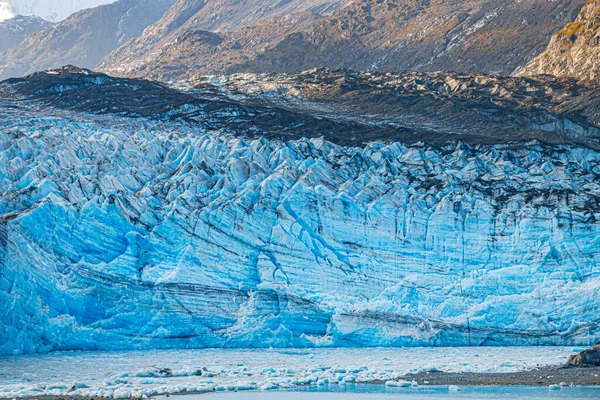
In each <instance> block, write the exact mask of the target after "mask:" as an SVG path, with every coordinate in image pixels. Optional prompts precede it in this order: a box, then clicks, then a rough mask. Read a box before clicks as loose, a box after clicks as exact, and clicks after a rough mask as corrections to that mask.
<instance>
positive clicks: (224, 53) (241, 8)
mask: <svg viewBox="0 0 600 400" xmlns="http://www.w3.org/2000/svg"><path fill="white" fill-rule="evenodd" d="M341 4H343V3H342V1H341V0H310V1H305V0H291V1H279V2H273V1H271V0H235V1H228V0H217V1H210V2H204V1H202V0H178V1H177V2H176V3H175V4H174V5H173V7H172V8H171V9H170V10H169V11H168V12H167V13H166V14H165V15H164V17H163V18H162V19H161V20H159V21H157V22H156V23H155V24H153V25H152V26H150V27H149V28H148V29H147V30H146V31H145V32H144V33H143V34H142V35H141V36H140V37H138V38H135V39H132V40H131V41H130V42H129V43H126V44H124V45H123V46H121V47H120V48H119V49H117V50H116V51H114V52H113V53H112V54H110V55H108V56H107V57H106V58H105V59H104V60H102V62H101V63H100V65H99V69H100V70H102V71H104V72H108V73H111V74H119V75H138V74H136V71H137V70H139V69H140V68H146V72H147V73H149V74H152V69H153V68H157V69H159V70H160V71H161V73H162V74H164V75H167V74H169V73H170V71H171V69H174V70H175V71H177V72H176V73H175V74H172V73H171V75H176V76H181V75H182V74H186V73H187V71H186V70H187V69H188V68H189V69H190V70H191V73H195V72H197V71H198V70H200V71H202V67H200V68H198V69H196V65H197V64H200V65H201V66H207V67H205V68H206V70H208V71H213V70H214V71H224V70H226V69H227V68H228V67H229V66H230V65H232V64H239V63H240V62H244V61H245V60H246V59H248V58H249V57H253V56H255V53H256V51H257V50H260V51H262V49H263V48H264V47H269V46H272V45H273V44H274V43H277V42H278V41H279V40H280V39H281V38H283V37H284V36H285V35H286V34H289V33H292V32H295V31H296V30H298V29H299V28H306V27H307V26H304V25H305V24H306V23H307V21H308V22H311V21H312V22H314V21H315V20H316V19H318V16H320V15H322V14H327V13H331V12H332V11H334V10H336V9H337V8H338V7H340V6H341ZM264 20H269V21H270V23H269V22H266V26H264V25H265V22H264ZM238 30H241V32H236V31H238ZM225 32H227V33H225ZM254 35H256V38H254ZM205 37H206V38H205ZM223 43H224V44H223ZM222 44H223V45H222ZM198 50H199V53H196V51H198ZM210 53H213V54H212V55H211V54H210ZM244 53H246V54H248V55H249V56H247V55H244ZM221 58H224V59H228V60H233V62H231V63H229V64H228V63H227V62H222V61H221ZM236 58H240V59H239V60H236ZM213 63H214V65H213ZM191 73H190V75H191Z"/></svg>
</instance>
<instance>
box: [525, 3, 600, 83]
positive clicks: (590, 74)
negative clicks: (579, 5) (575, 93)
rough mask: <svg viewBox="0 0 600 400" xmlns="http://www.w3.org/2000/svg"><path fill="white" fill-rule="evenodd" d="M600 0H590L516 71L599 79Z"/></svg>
mask: <svg viewBox="0 0 600 400" xmlns="http://www.w3.org/2000/svg"><path fill="white" fill-rule="evenodd" d="M599 53H600V1H598V0H590V1H588V2H587V4H586V5H585V7H584V8H583V9H582V10H581V13H580V14H579V16H578V17H577V19H576V20H575V21H573V22H570V23H569V24H567V25H565V26H564V27H563V28H562V29H561V30H559V31H558V32H557V33H556V34H555V35H554V36H552V40H551V41H550V44H549V45H548V47H547V48H546V50H545V51H544V52H543V53H542V54H540V55H539V56H538V57H536V58H535V59H534V60H532V61H531V62H530V63H529V64H528V65H526V66H525V67H524V68H523V69H522V70H521V71H519V73H518V75H522V76H525V75H537V74H549V75H555V76H568V77H573V78H577V79H584V80H588V79H589V80H600V59H599V58H598V54H599Z"/></svg>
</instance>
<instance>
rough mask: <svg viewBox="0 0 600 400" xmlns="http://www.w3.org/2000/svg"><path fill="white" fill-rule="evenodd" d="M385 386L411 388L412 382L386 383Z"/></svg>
mask: <svg viewBox="0 0 600 400" xmlns="http://www.w3.org/2000/svg"><path fill="white" fill-rule="evenodd" d="M385 386H389V387H410V386H411V382H408V381H402V380H400V381H387V382H386V383H385Z"/></svg>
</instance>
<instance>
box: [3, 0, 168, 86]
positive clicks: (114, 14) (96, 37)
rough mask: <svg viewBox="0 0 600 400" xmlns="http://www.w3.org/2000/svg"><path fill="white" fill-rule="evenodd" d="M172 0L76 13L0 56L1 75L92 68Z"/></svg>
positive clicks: (133, 0) (125, 0)
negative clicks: (73, 67)
mask: <svg viewBox="0 0 600 400" xmlns="http://www.w3.org/2000/svg"><path fill="white" fill-rule="evenodd" d="M174 1H175V0H120V1H118V2H116V3H113V4H108V5H103V6H99V7H97V8H94V9H88V10H83V11H80V12H77V13H75V14H73V15H72V16H70V17H69V18H67V19H66V20H64V21H62V22H60V23H58V24H56V25H55V26H53V27H50V28H46V29H44V30H41V31H39V32H37V33H34V34H32V35H30V36H28V37H27V38H26V39H25V40H24V41H23V42H22V43H21V44H20V45H19V46H18V47H16V48H13V49H12V50H10V51H8V52H6V53H5V54H3V56H2V58H0V77H4V78H6V77H11V76H22V75H24V74H27V73H31V72H34V71H38V70H42V69H47V68H55V67H61V66H63V65H65V64H78V65H80V66H83V67H90V68H92V67H94V66H96V64H97V63H98V61H100V59H102V57H104V56H105V55H106V54H108V53H109V52H110V51H112V50H114V49H115V48H117V47H118V46H119V45H120V44H123V43H125V42H126V41H127V40H129V39H130V38H132V37H135V36H138V35H140V34H141V33H142V32H143V30H144V29H145V28H146V27H147V26H148V25H149V24H151V23H153V22H155V21H156V20H158V19H160V18H161V17H162V15H163V14H164V12H165V11H166V10H167V9H168V8H169V7H170V6H171V5H172V4H173V3H174Z"/></svg>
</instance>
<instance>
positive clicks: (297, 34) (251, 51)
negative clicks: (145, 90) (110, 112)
mask: <svg viewBox="0 0 600 400" xmlns="http://www.w3.org/2000/svg"><path fill="white" fill-rule="evenodd" d="M584 2H585V0H567V1H547V0H510V1H506V0H468V1H464V0H460V1H459V0H451V1H446V0H443V1H442V0H431V1H424V0H358V1H353V2H349V3H346V2H344V3H337V4H336V7H330V8H329V9H327V12H322V11H320V10H318V9H316V8H315V9H313V8H309V7H304V9H303V10H302V11H310V12H313V13H314V14H318V15H319V16H320V18H314V21H307V22H303V23H300V24H290V25H289V28H288V31H287V32H286V31H285V30H284V29H281V21H280V20H279V19H274V20H271V21H268V20H266V19H265V18H262V19H258V18H254V22H252V23H249V24H248V25H245V28H246V29H254V30H258V31H259V32H267V33H269V36H268V37H269V38H272V39H271V40H264V39H260V45H259V46H256V45H255V43H254V42H253V41H252V40H248V39H247V37H248V32H244V31H241V30H240V24H235V23H226V22H225V23H223V24H221V18H220V16H221V13H220V12H218V13H217V12H214V11H212V10H213V9H214V8H215V7H216V6H213V8H211V9H207V8H206V7H203V6H202V5H196V8H194V9H193V10H192V9H191V6H189V5H190V4H191V3H194V2H192V1H190V0H181V1H180V2H178V4H177V5H176V6H174V8H173V9H171V10H170V12H169V13H167V14H166V15H165V17H164V18H163V20H161V21H159V22H157V23H156V24H155V25H154V26H153V27H151V28H149V29H148V30H147V31H146V32H145V33H144V34H143V35H142V36H141V37H140V38H137V39H134V40H132V41H131V42H129V43H126V44H125V45H123V46H122V47H121V48H119V49H118V50H116V51H115V52H113V53H112V54H111V55H109V56H108V57H106V58H105V59H104V60H103V61H102V62H101V63H100V65H99V69H100V70H102V71H105V72H108V73H111V74H118V75H123V76H138V77H150V78H154V79H161V80H171V79H181V78H189V77H192V76H194V74H197V73H207V74H213V73H232V72H257V73H260V72H295V71H301V70H306V69H310V68H314V67H330V68H349V69H354V70H363V71H364V70H379V71H401V70H414V71H437V70H446V71H458V72H483V73H492V74H501V75H509V74H511V73H512V72H513V71H514V70H516V69H517V68H518V67H520V66H522V65H524V64H525V63H527V62H528V61H529V60H531V59H532V58H533V57H535V56H536V55H537V54H539V53H540V52H541V51H542V49H543V48H544V47H545V46H546V45H547V43H548V39H549V37H550V35H551V34H552V33H553V32H555V31H556V30H557V29H559V28H560V27H561V26H563V25H564V24H566V23H567V22H569V21H572V20H573V19H574V18H575V16H576V15H577V12H579V10H580V9H581V7H582V6H583V4H584ZM217 3H218V2H217ZM293 3H294V2H292V4H293ZM209 4H212V3H209ZM236 4H237V3H236ZM286 4H287V3H286ZM184 5H188V7H183V6H184ZM178 6H179V7H178ZM196 9H199V10H200V11H197V12H199V13H200V15H197V14H196V13H195V11H196ZM285 11H286V12H288V13H289V10H288V9H286V10H285ZM296 11H300V10H296ZM248 13H249V14H250V15H254V14H253V13H252V12H251V11H249V12H248ZM215 15H218V16H219V18H216V17H215ZM171 21H177V24H174V23H172V22H171ZM225 21H228V19H225ZM304 25H308V26H304ZM167 27H168V28H167ZM204 31H209V32H211V34H208V33H206V32H204ZM222 31H226V32H227V33H226V34H223V32H222ZM215 35H216V36H215ZM205 37H210V38H211V39H207V38H205ZM222 60H226V62H223V61H222ZM198 65H199V66H200V67H196V66H198Z"/></svg>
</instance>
